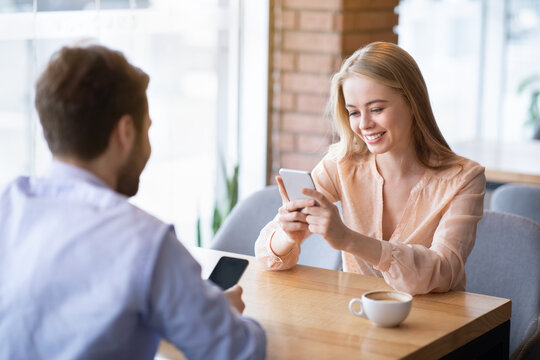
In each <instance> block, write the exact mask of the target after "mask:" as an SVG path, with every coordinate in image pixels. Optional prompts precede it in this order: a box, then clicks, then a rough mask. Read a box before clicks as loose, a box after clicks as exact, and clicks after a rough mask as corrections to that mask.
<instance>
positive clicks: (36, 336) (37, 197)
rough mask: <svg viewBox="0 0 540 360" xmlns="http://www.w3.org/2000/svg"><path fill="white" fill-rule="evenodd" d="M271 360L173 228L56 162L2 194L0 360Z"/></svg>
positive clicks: (255, 329)
mask: <svg viewBox="0 0 540 360" xmlns="http://www.w3.org/2000/svg"><path fill="white" fill-rule="evenodd" d="M160 338H165V339H167V340H169V341H170V342H172V343H173V344H175V345H176V346H177V347H178V348H179V349H181V350H182V351H183V352H184V354H185V355H186V356H187V357H188V359H259V358H264V356H265V351H266V338H265V335H264V331H263V329H262V328H261V326H260V325H259V324H258V323H257V322H255V321H253V320H251V319H248V318H245V317H243V316H240V315H238V314H237V313H235V312H234V311H232V310H231V308H230V306H229V303H228V301H227V299H226V297H225V296H224V295H223V292H222V291H221V290H219V289H218V288H217V287H216V286H214V285H212V284H210V283H209V282H208V281H206V280H202V279H201V268H200V265H199V264H198V263H197V262H196V261H195V260H194V259H193V257H192V256H191V255H190V254H189V252H188V251H187V250H186V249H185V248H184V247H183V246H182V244H181V243H180V242H179V241H178V240H177V238H176V235H175V233H174V229H173V227H172V226H170V225H167V224H165V223H163V222H161V221H160V220H158V219H156V218H154V217H152V216H151V215H149V214H147V213H145V212H144V211H142V210H140V209H139V208H137V207H136V206H134V205H132V204H131V203H129V202H128V201H127V198H126V197H125V196H123V195H120V194H118V193H116V192H115V191H113V190H112V189H110V188H109V187H108V186H107V185H106V184H105V183H104V182H103V181H101V180H100V179H99V178H97V177H96V176H94V175H93V174H91V173H89V172H87V171H84V170H82V169H79V168H76V167H74V166H70V165H67V164H65V163H62V162H54V163H53V164H52V166H51V168H50V169H49V171H48V173H47V174H46V175H45V176H44V177H40V178H28V177H20V178H18V179H16V180H15V181H13V182H12V183H11V184H9V185H8V186H7V187H6V188H5V189H4V190H2V192H1V193H0V359H152V358H153V356H154V354H155V352H156V348H157V345H158V342H159V339H160Z"/></svg>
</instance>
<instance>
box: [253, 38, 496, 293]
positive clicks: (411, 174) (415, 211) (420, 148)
mask: <svg viewBox="0 0 540 360" xmlns="http://www.w3.org/2000/svg"><path fill="white" fill-rule="evenodd" d="M330 106H331V109H332V112H333V114H332V115H333V119H334V123H335V126H336V128H337V132H338V134H339V137H340V141H339V142H338V143H336V144H334V145H332V146H331V147H330V150H329V152H328V154H327V155H326V156H325V157H324V158H323V159H322V161H321V162H320V163H319V164H318V165H317V166H316V167H315V169H314V170H313V171H312V176H313V180H314V182H315V185H316V188H317V191H315V190H310V189H304V190H303V193H304V194H305V195H307V196H309V197H310V198H309V199H301V200H295V201H289V199H288V197H287V194H286V191H285V188H284V186H283V182H282V180H281V178H280V177H279V176H278V177H277V178H276V180H277V183H278V185H279V189H280V193H281V196H282V199H283V206H282V207H281V208H280V209H279V212H278V214H277V216H276V218H275V219H274V220H273V221H271V222H270V223H269V224H268V225H266V226H265V227H264V229H263V230H262V231H261V233H260V235H259V238H258V239H257V242H256V244H255V254H256V257H257V258H258V260H259V262H260V263H261V264H262V265H263V266H264V267H266V268H268V269H271V270H283V269H288V268H290V267H292V266H294V265H295V264H296V263H297V261H298V256H299V254H300V245H301V243H302V242H303V241H304V240H305V239H306V238H307V237H308V236H309V235H311V234H314V233H316V234H321V235H322V236H323V237H324V238H325V239H326V241H327V242H328V243H329V244H330V245H331V246H332V247H333V248H335V249H338V250H342V254H343V267H344V271H350V272H355V273H360V274H366V275H374V276H379V277H381V276H382V277H384V279H385V281H386V282H387V283H388V284H389V285H391V286H392V287H393V288H395V289H397V290H402V291H406V292H409V293H411V294H413V295H414V294H422V293H429V292H432V291H434V292H444V291H448V290H451V289H454V290H464V289H465V268H464V266H465V261H466V260H467V257H468V255H469V253H470V252H471V250H472V248H473V245H474V241H475V236H476V224H477V223H478V221H479V220H480V219H481V218H482V214H483V198H484V193H485V185H486V180H485V175H484V168H483V167H481V166H480V165H478V164H477V163H475V162H473V161H470V160H468V159H465V158H462V157H460V156H457V155H456V154H454V153H453V152H452V150H451V149H450V147H449V146H448V144H447V143H446V141H445V139H444V138H443V136H442V134H441V132H440V130H439V128H438V126H437V124H436V122H435V118H434V116H433V111H432V110H431V105H430V102H429V96H428V92H427V88H426V85H425V82H424V79H423V77H422V74H421V73H420V69H419V68H418V65H417V64H416V62H415V61H414V59H413V58H412V57H411V56H410V55H409V54H408V53H407V52H406V51H404V50H403V49H401V48H400V47H398V46H397V45H394V44H391V43H384V42H376V43H372V44H369V45H367V46H366V47H364V48H361V49H359V50H357V51H356V52H355V53H354V54H353V55H352V56H351V57H350V58H348V59H347V60H346V61H345V62H344V64H343V66H342V67H341V70H340V71H339V72H338V73H337V74H336V75H334V77H333V79H332V89H331V98H330ZM336 201H341V206H342V209H343V220H342V219H341V217H340V214H339V212H338V209H337V208H336V206H335V205H334V204H333V203H334V202H336Z"/></svg>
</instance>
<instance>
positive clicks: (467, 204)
mask: <svg viewBox="0 0 540 360" xmlns="http://www.w3.org/2000/svg"><path fill="white" fill-rule="evenodd" d="M461 179H463V181H462V184H463V185H462V187H461V189H460V190H459V191H458V193H457V195H456V196H455V197H454V198H453V200H452V201H451V202H450V204H449V205H448V208H447V210H446V212H445V213H444V214H443V216H442V217H441V220H440V222H439V225H438V227H437V229H436V230H435V233H434V235H433V241H432V243H431V246H430V247H429V248H428V247H426V246H423V245H412V244H401V243H393V242H392V243H390V242H387V241H384V242H382V253H381V258H380V260H379V263H378V264H377V265H376V266H375V268H376V269H377V270H379V271H381V272H382V274H383V277H384V279H385V280H386V282H387V283H388V284H389V285H390V286H392V287H393V288H395V289H397V290H401V291H406V292H408V293H411V294H413V295H414V294H425V293H429V292H445V291H449V290H451V289H457V288H458V286H459V284H464V283H465V282H464V281H463V280H464V278H465V261H466V260H467V257H468V256H469V254H470V252H471V251H472V248H473V246H474V242H475V240H476V225H477V223H478V221H480V219H481V218H482V216H483V199H484V194H485V189H486V178H485V175H484V168H483V167H481V166H479V165H476V166H475V167H473V168H472V169H470V171H468V172H466V173H465V174H463V175H462V176H461ZM460 290H464V289H460Z"/></svg>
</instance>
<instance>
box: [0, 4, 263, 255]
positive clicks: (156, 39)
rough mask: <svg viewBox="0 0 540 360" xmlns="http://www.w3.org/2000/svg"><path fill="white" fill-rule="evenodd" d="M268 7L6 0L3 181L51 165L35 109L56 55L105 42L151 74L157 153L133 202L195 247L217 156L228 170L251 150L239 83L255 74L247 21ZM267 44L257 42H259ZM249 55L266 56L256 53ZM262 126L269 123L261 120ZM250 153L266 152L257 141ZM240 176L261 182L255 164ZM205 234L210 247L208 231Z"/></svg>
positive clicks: (2, 19)
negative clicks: (249, 64)
mask: <svg viewBox="0 0 540 360" xmlns="http://www.w3.org/2000/svg"><path fill="white" fill-rule="evenodd" d="M265 4H266V2H261V3H259V5H258V7H257V8H254V5H251V4H250V5H244V4H243V2H242V1H240V0H197V1H192V0H76V1H75V0H64V1H62V0H7V1H6V0H2V1H0V54H2V56H1V57H0V78H1V79H2V82H1V83H0V144H1V145H2V151H1V152H0V163H1V164H2V171H1V172H0V182H1V183H5V182H7V181H9V180H10V179H12V178H13V177H15V176H17V175H19V174H36V173H39V172H40V171H42V170H43V169H44V168H45V167H46V166H47V165H48V163H49V162H50V160H51V157H50V154H49V151H48V149H47V146H46V143H45V141H44V139H43V136H42V131H41V128H40V125H39V121H38V118H37V113H36V112H35V109H34V106H33V101H34V100H33V99H34V83H35V80H36V78H37V76H38V75H39V74H40V72H41V71H42V70H43V68H44V66H45V65H46V64H47V62H48V60H49V58H50V56H51V54H52V53H53V52H54V51H56V50H58V49H59V48H60V47H61V46H63V45H68V44H72V43H74V42H75V41H80V40H81V39H89V40H90V41H91V42H99V43H101V44H103V45H106V46H109V47H112V48H114V49H118V50H120V51H122V52H123V53H124V54H125V55H126V57H127V58H128V60H129V61H130V62H131V63H133V64H135V65H136V66H139V67H141V68H142V69H143V70H144V71H145V72H147V73H148V74H149V75H150V77H151V80H150V85H149V89H148V92H147V94H148V101H149V107H150V116H151V117H152V119H153V125H152V128H151V130H150V139H151V142H152V150H153V152H152V156H151V158H150V161H149V163H148V164H147V167H146V169H145V171H144V172H143V175H142V177H141V184H140V188H139V189H140V191H139V194H138V195H137V196H136V197H134V198H133V199H132V201H133V202H134V203H135V204H137V205H138V206H140V207H141V208H143V209H144V210H146V211H148V212H150V213H152V214H154V215H156V216H157V217H159V218H161V219H163V220H164V221H166V222H170V223H174V224H175V225H176V231H177V234H178V235H179V237H180V239H181V240H182V241H183V242H185V243H187V244H190V245H191V244H194V243H195V238H196V236H195V235H196V221H197V217H198V216H199V215H200V216H201V217H202V222H203V224H206V223H209V222H210V219H209V218H210V216H211V214H212V208H213V206H214V199H215V198H216V196H218V195H219V193H218V195H216V189H218V190H217V191H218V192H219V186H218V187H216V183H218V184H219V181H221V180H222V179H221V170H220V164H219V161H220V157H222V158H223V159H224V160H225V162H226V163H227V166H228V167H229V168H231V167H232V166H233V165H234V163H236V162H238V161H239V160H238V159H240V158H241V156H240V155H239V153H238V152H239V148H240V147H242V146H248V147H249V146H251V144H250V142H249V141H250V140H245V139H246V135H245V134H244V133H242V132H239V130H238V124H239V123H241V122H242V114H243V113H244V112H245V111H246V109H245V107H246V106H247V105H244V103H245V102H244V101H243V100H242V99H241V97H242V94H241V90H242V85H243V84H244V85H245V81H242V77H244V78H247V79H249V78H251V77H252V75H250V76H247V75H245V74H244V75H243V76H242V74H243V72H244V68H242V67H241V66H240V64H241V61H242V60H244V61H245V59H246V56H250V55H249V53H250V52H249V51H243V49H244V45H243V41H244V37H245V36H246V35H245V34H244V33H243V32H244V31H245V27H246V26H247V25H249V24H248V21H247V20H245V18H244V17H243V16H244V15H245V12H246V11H251V12H253V13H254V14H255V15H257V16H258V17H260V16H261V14H262V15H263V16H264V14H265V11H266V14H267V10H265V9H264V8H262V7H261V6H264V5H265ZM261 9H263V11H261ZM257 16H255V18H257ZM261 25H262V26H264V21H263V22H262V23H260V24H257V26H258V29H259V31H261V30H260V29H262V27H261ZM262 31H263V35H264V30H262ZM265 41H266V39H265V38H263V41H261V39H259V42H260V43H261V44H263V45H264V44H265V43H266V42H265ZM266 44H267V43H266ZM253 50H254V51H258V52H259V53H260V47H259V48H257V47H255V48H254V49H253V48H250V51H253ZM266 51H267V50H266V48H263V51H262V53H263V54H264V53H265V52H266ZM251 56H253V55H251ZM257 56H258V55H257ZM265 63H266V62H263V65H264V64H265ZM259 69H260V68H259ZM266 72H267V71H266V70H265V73H264V75H265V76H266ZM255 77H257V76H255ZM265 81H266V80H265ZM265 81H263V82H262V83H261V84H258V85H257V89H259V90H257V89H251V93H250V94H249V96H251V97H252V99H253V97H254V96H255V97H256V98H257V96H258V98H257V99H259V100H260V99H262V97H261V95H260V94H261V91H260V89H261V88H262V89H264V91H266V82H265ZM248 91H249V89H248ZM265 101H266V100H265ZM251 102H252V100H251ZM264 109H265V110H266V105H265V106H264ZM257 121H259V123H258V124H266V118H265V117H264V118H263V119H262V122H260V121H261V120H257ZM264 129H266V127H264ZM246 141H247V143H246ZM242 144H247V145H242ZM263 145H264V148H265V147H266V143H265V142H264V144H263ZM254 147H255V152H256V153H257V152H260V151H259V150H257V149H260V148H261V145H255V146H254ZM218 154H220V155H218ZM241 171H242V173H241V177H246V176H247V177H253V176H255V177H256V178H259V177H260V178H261V179H264V174H262V175H261V171H260V169H257V168H254V167H253V166H252V165H250V164H246V166H242V167H241ZM254 174H255V175H254ZM251 184H255V185H256V186H262V185H264V183H262V184H260V181H259V182H257V181H255V182H251ZM241 190H242V189H241ZM203 235H205V239H206V240H205V242H208V239H209V237H210V234H205V232H203Z"/></svg>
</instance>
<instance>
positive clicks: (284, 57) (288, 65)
mask: <svg viewBox="0 0 540 360" xmlns="http://www.w3.org/2000/svg"><path fill="white" fill-rule="evenodd" d="M295 68H296V55H295V54H292V53H287V52H279V51H277V52H275V53H274V69H279V70H295Z"/></svg>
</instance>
